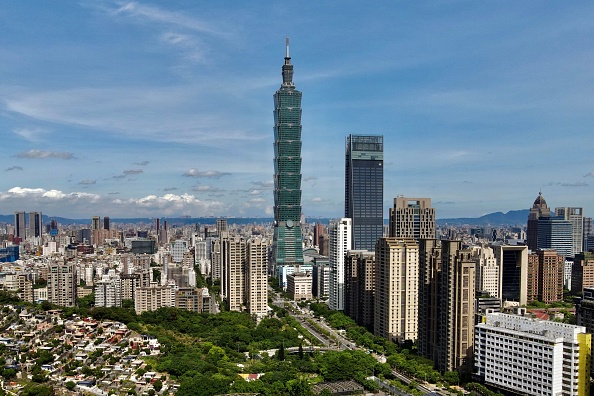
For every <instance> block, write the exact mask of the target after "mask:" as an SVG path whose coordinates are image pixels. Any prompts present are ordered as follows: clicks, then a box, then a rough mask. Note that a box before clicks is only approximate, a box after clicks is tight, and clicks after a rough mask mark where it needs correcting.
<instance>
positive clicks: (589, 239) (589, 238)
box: [582, 217, 594, 252]
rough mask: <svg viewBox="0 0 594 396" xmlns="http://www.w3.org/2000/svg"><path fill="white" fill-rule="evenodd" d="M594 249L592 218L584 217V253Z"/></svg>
mask: <svg viewBox="0 0 594 396" xmlns="http://www.w3.org/2000/svg"><path fill="white" fill-rule="evenodd" d="M591 249H594V227H593V224H592V218H591V217H584V246H583V248H582V251H583V252H587V251H590V250H591Z"/></svg>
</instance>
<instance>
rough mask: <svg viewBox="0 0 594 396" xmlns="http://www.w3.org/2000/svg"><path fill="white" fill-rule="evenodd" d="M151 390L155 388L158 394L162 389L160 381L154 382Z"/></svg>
mask: <svg viewBox="0 0 594 396" xmlns="http://www.w3.org/2000/svg"><path fill="white" fill-rule="evenodd" d="M153 388H155V390H156V391H157V392H160V391H161V389H163V383H162V382H161V380H156V381H155V383H154V384H153Z"/></svg>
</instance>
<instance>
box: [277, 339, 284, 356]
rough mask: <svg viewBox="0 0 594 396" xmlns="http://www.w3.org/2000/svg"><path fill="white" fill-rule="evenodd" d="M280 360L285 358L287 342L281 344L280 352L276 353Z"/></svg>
mask: <svg viewBox="0 0 594 396" xmlns="http://www.w3.org/2000/svg"><path fill="white" fill-rule="evenodd" d="M276 358H277V359H278V360H285V344H284V343H283V344H281V346H280V348H278V353H277V355H276Z"/></svg>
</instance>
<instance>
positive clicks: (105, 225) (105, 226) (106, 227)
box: [103, 216, 111, 231]
mask: <svg viewBox="0 0 594 396" xmlns="http://www.w3.org/2000/svg"><path fill="white" fill-rule="evenodd" d="M110 226H111V224H109V217H107V216H105V217H104V218H103V229H104V230H107V231H109V230H110V228H109V227H110Z"/></svg>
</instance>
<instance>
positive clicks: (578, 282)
mask: <svg viewBox="0 0 594 396" xmlns="http://www.w3.org/2000/svg"><path fill="white" fill-rule="evenodd" d="M586 288H594V252H584V253H580V254H578V255H577V256H575V259H574V261H573V266H572V267H571V292H572V293H582V292H583V291H584V290H585V289H586Z"/></svg>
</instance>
